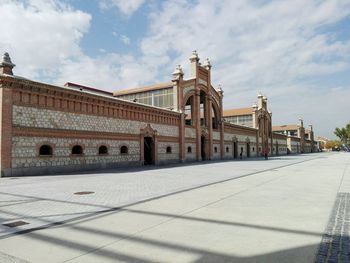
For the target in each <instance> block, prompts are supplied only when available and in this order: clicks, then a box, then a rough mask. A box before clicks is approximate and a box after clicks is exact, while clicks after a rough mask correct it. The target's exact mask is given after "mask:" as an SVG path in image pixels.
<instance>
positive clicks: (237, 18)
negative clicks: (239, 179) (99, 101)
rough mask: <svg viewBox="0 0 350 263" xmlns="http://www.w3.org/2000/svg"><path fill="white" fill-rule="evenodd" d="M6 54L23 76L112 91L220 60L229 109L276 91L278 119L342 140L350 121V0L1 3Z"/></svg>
mask: <svg viewBox="0 0 350 263" xmlns="http://www.w3.org/2000/svg"><path fill="white" fill-rule="evenodd" d="M0 19H1V23H0V51H1V53H4V52H9V53H10V56H11V59H12V62H13V63H15V64H16V67H15V69H14V73H15V74H16V75H19V76H23V77H26V78H29V79H32V80H36V81H42V82H46V83H51V84H57V85H63V84H64V83H66V82H74V83H79V84H82V85H86V86H90V87H95V88H98V89H103V90H107V91H115V90H120V89H125V88H133V87H138V86H145V85H150V84H155V83H159V82H168V81H170V80H171V77H172V76H171V73H172V72H173V70H174V68H175V66H176V65H177V64H181V65H182V67H183V68H184V72H185V76H184V77H185V79H186V78H189V77H190V74H189V57H190V56H191V53H192V51H193V50H197V52H198V54H199V57H200V59H201V61H204V59H206V58H209V59H210V61H211V64H212V72H211V75H212V85H213V86H214V87H218V85H221V86H222V89H223V90H224V107H225V108H226V109H228V108H240V107H250V106H251V105H252V104H253V103H254V102H256V97H257V94H258V93H259V92H260V93H262V94H264V95H265V96H267V98H268V107H269V109H270V110H271V111H272V116H273V124H274V125H282V124H292V123H297V122H298V119H299V117H302V118H303V119H304V124H305V125H306V126H307V125H310V124H312V125H313V128H314V130H315V134H316V136H317V135H320V136H325V137H329V138H335V137H334V135H333V131H334V129H335V127H344V126H345V125H346V123H349V122H350V0H328V1H321V0H293V1H290V0H235V1H232V0H220V1H215V0H202V1H200V0H198V1H194V0H162V1H156V0H127V1H126V0H125V1H124V0H100V1H98V0H0Z"/></svg>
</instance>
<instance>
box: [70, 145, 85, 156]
mask: <svg viewBox="0 0 350 263" xmlns="http://www.w3.org/2000/svg"><path fill="white" fill-rule="evenodd" d="M72 154H83V147H81V146H80V145H74V146H73V148H72Z"/></svg>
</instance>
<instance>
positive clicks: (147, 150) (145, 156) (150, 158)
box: [140, 124, 158, 165]
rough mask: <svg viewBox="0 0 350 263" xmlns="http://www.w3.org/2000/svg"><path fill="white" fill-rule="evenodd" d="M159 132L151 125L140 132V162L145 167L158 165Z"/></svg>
mask: <svg viewBox="0 0 350 263" xmlns="http://www.w3.org/2000/svg"><path fill="white" fill-rule="evenodd" d="M157 137H158V134H157V131H156V130H154V129H153V128H152V127H151V125H150V124H147V125H146V127H145V128H143V129H141V130H140V148H141V149H140V162H141V164H143V165H152V164H158V157H157V154H158V151H157V145H158V144H157Z"/></svg>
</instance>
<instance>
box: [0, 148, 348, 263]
mask: <svg viewBox="0 0 350 263" xmlns="http://www.w3.org/2000/svg"><path fill="white" fill-rule="evenodd" d="M349 166H350V154H348V153H317V154H308V155H291V156H280V157H273V158H270V159H269V160H268V161H265V160H262V159H250V160H243V161H225V162H208V163H196V164H191V165H183V166H181V165H175V166H171V167H170V166H168V167H157V168H156V167H150V168H148V169H139V168H138V169H125V170H117V171H104V172H101V173H96V172H93V173H85V174H69V175H56V176H38V177H21V178H0V219H1V225H0V262H27V261H28V262H84V263H85V262H326V261H327V260H328V261H329V262H349V243H350V241H349V221H350V167H349Z"/></svg>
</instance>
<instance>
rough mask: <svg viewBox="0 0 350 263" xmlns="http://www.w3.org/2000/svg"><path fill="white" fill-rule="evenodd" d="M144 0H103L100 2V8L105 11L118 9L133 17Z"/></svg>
mask: <svg viewBox="0 0 350 263" xmlns="http://www.w3.org/2000/svg"><path fill="white" fill-rule="evenodd" d="M143 3H144V0H103V1H101V2H100V8H101V9H103V10H106V9H109V8H112V7H117V8H118V9H119V10H120V11H121V12H122V13H123V14H125V15H131V14H132V13H134V12H135V11H136V10H137V9H139V8H140V7H141V6H142V4H143Z"/></svg>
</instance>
